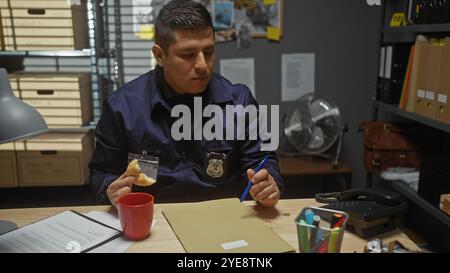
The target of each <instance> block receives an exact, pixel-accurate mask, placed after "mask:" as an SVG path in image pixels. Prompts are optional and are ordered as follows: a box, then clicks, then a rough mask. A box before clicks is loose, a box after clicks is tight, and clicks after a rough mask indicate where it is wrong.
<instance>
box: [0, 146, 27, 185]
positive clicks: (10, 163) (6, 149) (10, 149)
mask: <svg viewBox="0 0 450 273" xmlns="http://www.w3.org/2000/svg"><path fill="white" fill-rule="evenodd" d="M16 150H20V151H23V150H24V144H23V143H21V142H17V143H14V142H10V143H6V144H1V145H0V188H13V187H17V186H18V185H19V177H18V168H17V154H16Z"/></svg>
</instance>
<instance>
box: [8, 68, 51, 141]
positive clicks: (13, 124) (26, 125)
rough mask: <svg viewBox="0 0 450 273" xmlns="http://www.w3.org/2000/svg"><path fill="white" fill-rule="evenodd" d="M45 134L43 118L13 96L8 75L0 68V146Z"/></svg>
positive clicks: (45, 127) (45, 126) (45, 128)
mask: <svg viewBox="0 0 450 273" xmlns="http://www.w3.org/2000/svg"><path fill="white" fill-rule="evenodd" d="M46 132H48V127H47V124H46V123H45V120H44V118H43V117H42V116H41V114H40V113H39V112H38V111H37V110H36V109H34V108H33V107H32V106H30V105H28V104H26V103H24V102H23V101H21V100H19V99H18V98H17V97H16V96H14V93H13V91H12V88H11V84H10V82H9V79H8V73H7V72H6V70H5V69H3V68H0V144H2V143H6V142H11V141H14V140H18V139H22V138H28V137H32V136H35V135H40V134H43V133H46Z"/></svg>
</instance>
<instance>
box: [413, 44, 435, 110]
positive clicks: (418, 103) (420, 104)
mask: <svg viewBox="0 0 450 273" xmlns="http://www.w3.org/2000/svg"><path fill="white" fill-rule="evenodd" d="M422 37H423V36H422ZM423 38H424V40H416V50H418V52H420V55H418V56H417V58H415V61H417V63H416V64H417V70H416V71H415V72H416V74H415V75H413V76H414V77H415V83H416V84H415V86H414V89H413V90H414V93H415V104H414V109H413V111H414V112H415V113H417V114H420V115H422V114H423V113H424V107H425V103H426V102H425V95H426V93H427V88H428V86H427V83H428V82H427V76H428V72H427V69H428V59H429V55H430V50H431V44H430V42H429V41H428V40H427V39H426V38H425V37H423ZM418 39H419V38H418Z"/></svg>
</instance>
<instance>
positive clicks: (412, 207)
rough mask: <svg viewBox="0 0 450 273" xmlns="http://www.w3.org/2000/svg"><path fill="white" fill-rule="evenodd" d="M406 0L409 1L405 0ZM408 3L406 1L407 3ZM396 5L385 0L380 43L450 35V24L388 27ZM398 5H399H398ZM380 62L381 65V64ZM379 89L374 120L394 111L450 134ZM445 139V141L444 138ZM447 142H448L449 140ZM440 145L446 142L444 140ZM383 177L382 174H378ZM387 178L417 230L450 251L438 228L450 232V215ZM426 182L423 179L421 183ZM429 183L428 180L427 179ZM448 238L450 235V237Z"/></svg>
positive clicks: (446, 127)
mask: <svg viewBox="0 0 450 273" xmlns="http://www.w3.org/2000/svg"><path fill="white" fill-rule="evenodd" d="M405 3H406V2H405ZM403 4H404V3H403ZM395 5H402V3H400V2H395V1H388V0H385V1H383V19H382V22H383V23H382V27H381V30H380V44H383V43H388V44H389V43H391V44H392V43H411V45H412V44H413V43H414V41H415V38H416V36H417V35H418V34H425V35H429V36H438V37H443V36H450V24H423V25H408V26H402V27H386V25H388V24H389V20H390V17H389V15H388V14H392V13H393V12H398V10H395ZM397 8H398V6H397ZM379 65H380V64H379ZM378 92H379V89H378V87H377V88H376V92H375V93H374V96H373V117H372V118H373V120H378V119H379V112H380V111H382V112H385V113H390V114H393V115H394V116H397V117H402V118H404V119H407V120H409V121H412V122H417V123H420V124H422V125H424V128H425V129H424V130H426V128H427V127H428V128H429V130H430V133H431V131H437V132H439V134H440V135H441V137H443V136H447V135H448V134H450V125H448V124H445V123H443V122H440V121H437V120H433V119H431V118H427V117H424V116H422V115H419V114H416V113H411V112H408V111H404V110H401V109H399V108H398V106H397V105H392V104H388V103H385V102H382V101H378V100H377V98H378V96H377V94H378ZM442 141H445V140H442ZM445 143H446V142H445ZM440 145H443V144H442V143H441V144H440ZM374 177H375V176H374V174H373V173H370V172H367V184H366V185H367V186H368V187H372V181H373V179H374ZM376 177H377V178H379V179H381V178H380V177H378V176H376ZM381 180H382V181H383V184H384V185H386V186H388V187H389V188H391V189H392V190H394V191H396V192H399V193H400V194H402V195H403V196H404V198H405V199H406V200H407V202H408V206H409V209H408V213H407V217H406V219H407V222H408V223H409V224H410V225H412V226H413V227H414V229H416V230H417V231H419V232H420V233H422V234H423V235H424V236H425V237H426V238H427V239H428V240H429V241H430V242H433V243H435V244H436V245H437V246H439V247H441V248H442V249H445V250H446V251H449V249H450V242H443V241H442V238H440V234H439V232H436V230H440V231H442V230H446V231H448V232H450V217H448V216H447V215H446V214H445V213H443V212H442V211H440V210H439V208H437V207H435V206H433V205H432V204H431V203H429V202H428V201H427V200H425V199H424V198H422V197H421V196H420V195H419V194H418V193H417V192H416V191H414V190H413V189H412V188H410V187H409V186H408V185H407V184H406V183H404V182H402V181H385V180H383V179H381ZM421 182H422V183H424V181H419V183H421ZM425 182H426V181H425ZM447 238H448V237H447Z"/></svg>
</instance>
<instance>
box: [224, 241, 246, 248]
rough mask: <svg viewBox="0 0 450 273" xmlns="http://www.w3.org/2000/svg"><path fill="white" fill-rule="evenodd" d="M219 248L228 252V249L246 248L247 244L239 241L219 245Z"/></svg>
mask: <svg viewBox="0 0 450 273" xmlns="http://www.w3.org/2000/svg"><path fill="white" fill-rule="evenodd" d="M221 246H222V248H223V249H225V250H230V249H235V248H240V247H245V246H248V243H247V242H246V241H245V240H239V241H233V242H228V243H223V244H221Z"/></svg>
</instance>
